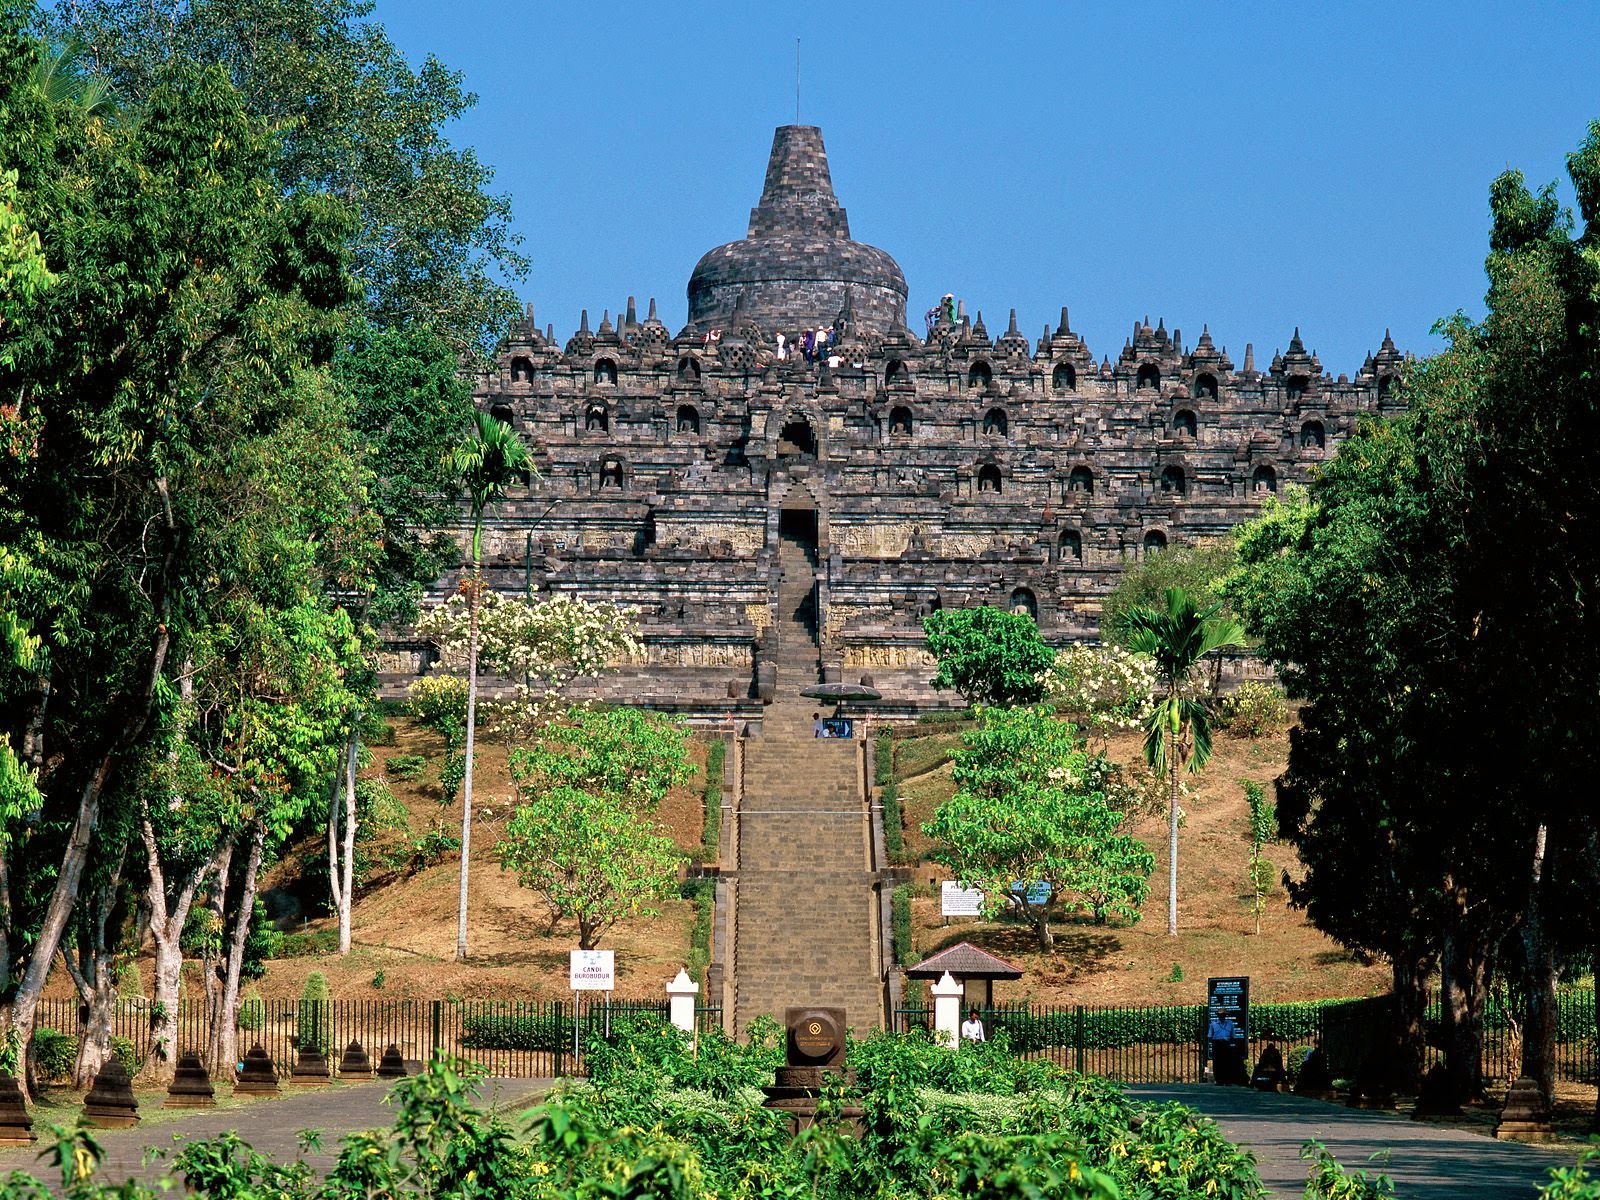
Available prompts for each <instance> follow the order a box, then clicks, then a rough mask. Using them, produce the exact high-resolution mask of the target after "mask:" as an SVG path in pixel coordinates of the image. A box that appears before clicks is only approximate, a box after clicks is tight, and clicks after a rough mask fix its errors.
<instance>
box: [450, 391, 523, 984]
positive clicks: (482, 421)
mask: <svg viewBox="0 0 1600 1200" xmlns="http://www.w3.org/2000/svg"><path fill="white" fill-rule="evenodd" d="M476 416H477V422H476V424H477V428H476V431H475V436H473V437H470V438H468V439H466V440H465V441H463V442H462V443H461V444H460V445H458V446H457V447H456V450H455V455H454V463H455V469H456V472H457V474H458V475H459V476H460V478H461V483H462V485H463V486H464V487H465V488H466V491H467V501H468V503H469V504H471V506H472V574H471V576H470V577H468V578H467V579H466V580H464V581H463V583H462V591H464V592H465V593H466V599H467V738H466V751H465V755H466V761H465V770H466V777H465V779H464V781H463V785H462V794H461V895H460V901H459V905H458V911H457V914H456V961H457V962H465V961H466V957H467V865H468V863H469V861H470V860H471V855H472V751H473V743H474V741H475V740H476V737H477V724H478V610H479V607H480V605H481V603H482V597H483V591H484V583H483V513H484V510H485V509H486V508H488V507H489V505H491V504H493V503H494V502H495V501H496V500H499V499H500V498H501V497H502V496H504V495H505V493H506V489H507V488H509V487H510V486H511V484H512V483H513V482H515V481H516V480H518V479H520V478H522V477H523V475H525V474H526V473H527V472H528V471H530V470H532V467H533V461H532V459H530V458H529V457H528V450H527V447H525V446H524V445H523V444H522V442H521V441H520V440H519V439H518V437H517V435H516V434H515V433H513V432H512V430H511V428H510V426H508V425H502V424H501V423H500V422H499V421H497V420H495V419H494V417H492V416H490V415H489V414H488V413H486V412H480V413H478V414H476Z"/></svg>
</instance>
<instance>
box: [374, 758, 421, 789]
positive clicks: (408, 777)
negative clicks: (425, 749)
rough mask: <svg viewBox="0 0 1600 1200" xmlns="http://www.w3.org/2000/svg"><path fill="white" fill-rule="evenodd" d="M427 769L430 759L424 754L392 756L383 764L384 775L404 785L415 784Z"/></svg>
mask: <svg viewBox="0 0 1600 1200" xmlns="http://www.w3.org/2000/svg"><path fill="white" fill-rule="evenodd" d="M427 769H428V759H427V756H426V755H422V754H391V755H390V756H389V757H388V759H387V760H386V761H385V762H384V764H383V770H384V773H385V774H388V775H393V776H394V777H395V778H396V779H398V780H400V781H401V782H402V783H415V782H416V781H417V780H419V779H421V778H422V773H423V772H424V771H426V770H427Z"/></svg>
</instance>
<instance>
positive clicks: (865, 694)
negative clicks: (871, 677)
mask: <svg viewBox="0 0 1600 1200" xmlns="http://www.w3.org/2000/svg"><path fill="white" fill-rule="evenodd" d="M800 694H801V695H802V696H808V697H810V698H811V699H813V700H882V699H883V693H882V692H880V691H878V689H877V688H869V687H868V686H867V685H866V684H864V683H819V684H817V686H816V687H808V688H806V689H805V690H804V691H802V692H801V693H800Z"/></svg>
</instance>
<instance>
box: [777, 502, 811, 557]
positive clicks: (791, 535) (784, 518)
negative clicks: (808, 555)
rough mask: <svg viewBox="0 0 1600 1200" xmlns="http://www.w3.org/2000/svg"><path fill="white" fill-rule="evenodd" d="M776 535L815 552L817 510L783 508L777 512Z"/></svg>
mask: <svg viewBox="0 0 1600 1200" xmlns="http://www.w3.org/2000/svg"><path fill="white" fill-rule="evenodd" d="M778 536H779V537H780V538H782V539H783V540H784V541H786V542H795V543H797V544H798V545H800V546H801V547H803V548H805V549H807V550H809V551H811V552H812V553H813V554H815V552H816V549H817V510H816V509H814V508H785V509H782V510H780V511H779V513H778Z"/></svg>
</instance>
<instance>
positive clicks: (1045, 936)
mask: <svg viewBox="0 0 1600 1200" xmlns="http://www.w3.org/2000/svg"><path fill="white" fill-rule="evenodd" d="M1033 927H1034V930H1035V931H1036V932H1037V933H1038V935H1039V950H1040V952H1041V953H1049V951H1050V948H1051V947H1052V946H1054V945H1055V944H1056V938H1055V934H1054V933H1052V932H1051V930H1050V910H1049V909H1047V908H1041V909H1040V910H1039V911H1038V912H1037V913H1035V914H1034V917H1033Z"/></svg>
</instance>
